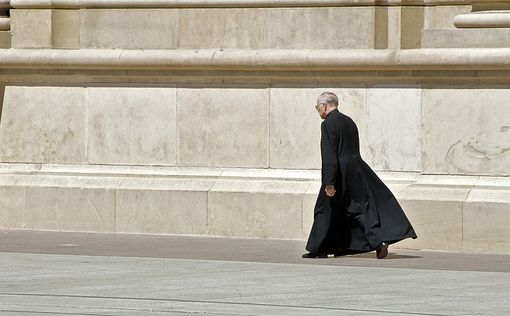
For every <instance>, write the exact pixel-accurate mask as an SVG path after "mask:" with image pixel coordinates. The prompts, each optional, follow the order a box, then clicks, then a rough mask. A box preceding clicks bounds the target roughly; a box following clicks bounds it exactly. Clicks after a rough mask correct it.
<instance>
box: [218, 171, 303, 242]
mask: <svg viewBox="0 0 510 316" xmlns="http://www.w3.org/2000/svg"><path fill="white" fill-rule="evenodd" d="M307 186H308V184H307V183H302V182H290V181H288V182H287V181H285V182H281V183H277V182H256V181H253V182H252V181H250V182H246V181H242V180H241V181H226V180H222V181H218V182H216V184H215V185H214V187H213V189H212V190H211V191H210V192H209V199H208V203H209V204H208V205H209V213H208V221H209V226H208V227H209V234H210V235H216V236H227V237H244V238H283V239H302V238H303V221H302V218H303V199H302V195H303V193H304V192H305V190H306V187H307Z"/></svg>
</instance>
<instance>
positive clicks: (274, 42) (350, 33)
mask: <svg viewBox="0 0 510 316" xmlns="http://www.w3.org/2000/svg"><path fill="white" fill-rule="evenodd" d="M267 11H268V12H267V20H266V24H267V25H266V26H265V31H266V39H267V48H281V49H290V48H294V49H307V48H308V49H309V48H315V49H321V48H323V49H328V48H329V49H333V48H336V49H339V48H373V47H374V20H375V9H374V8H373V7H371V8H370V7H343V8H340V7H330V8H292V9H288V8H284V9H282V8H279V9H268V10H267ZM332 25H338V27H331V26H332ZM254 28H256V26H254Z"/></svg>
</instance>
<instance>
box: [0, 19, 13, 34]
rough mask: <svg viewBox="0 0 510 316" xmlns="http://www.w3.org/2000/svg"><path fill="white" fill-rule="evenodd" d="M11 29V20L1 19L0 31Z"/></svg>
mask: <svg viewBox="0 0 510 316" xmlns="http://www.w3.org/2000/svg"><path fill="white" fill-rule="evenodd" d="M10 29H11V19H10V18H7V17H0V31H8V30H10Z"/></svg>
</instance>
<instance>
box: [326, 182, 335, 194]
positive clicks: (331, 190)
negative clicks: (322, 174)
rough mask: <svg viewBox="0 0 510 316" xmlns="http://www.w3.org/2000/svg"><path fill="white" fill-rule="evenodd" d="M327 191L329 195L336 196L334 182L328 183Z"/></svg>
mask: <svg viewBox="0 0 510 316" xmlns="http://www.w3.org/2000/svg"><path fill="white" fill-rule="evenodd" d="M325 191H326V195H327V196H329V197H334V196H335V193H336V190H335V186H333V185H332V184H328V185H326V189H325Z"/></svg>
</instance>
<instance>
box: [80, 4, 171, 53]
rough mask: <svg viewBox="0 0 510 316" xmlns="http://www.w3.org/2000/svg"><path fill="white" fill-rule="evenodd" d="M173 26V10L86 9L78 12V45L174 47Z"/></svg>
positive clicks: (136, 47)
mask: <svg viewBox="0 0 510 316" xmlns="http://www.w3.org/2000/svg"><path fill="white" fill-rule="evenodd" d="M177 26H178V12H177V10H173V9H170V10H161V9H144V10H128V9H111V10H100V9H87V10H82V11H81V43H80V45H81V47H82V48H124V49H158V48H159V49H175V48H177V46H178V44H177V43H178V27H177ZM162 34H165V35H164V36H162Z"/></svg>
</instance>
